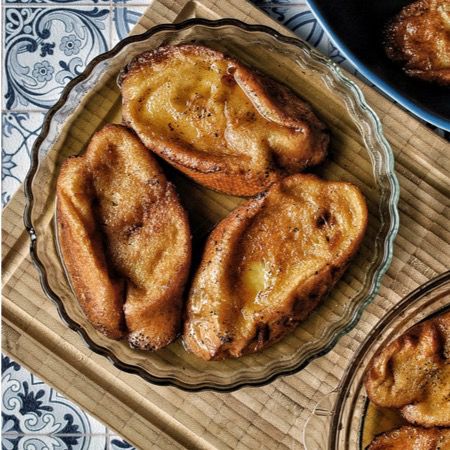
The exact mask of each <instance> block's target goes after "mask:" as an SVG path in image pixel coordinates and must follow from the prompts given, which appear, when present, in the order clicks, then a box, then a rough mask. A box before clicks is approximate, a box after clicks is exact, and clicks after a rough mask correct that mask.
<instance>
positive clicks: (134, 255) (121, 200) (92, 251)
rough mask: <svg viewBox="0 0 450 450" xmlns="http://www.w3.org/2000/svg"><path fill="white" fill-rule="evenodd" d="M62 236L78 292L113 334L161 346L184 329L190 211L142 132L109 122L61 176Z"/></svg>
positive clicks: (98, 324) (91, 315) (93, 318)
mask: <svg viewBox="0 0 450 450" xmlns="http://www.w3.org/2000/svg"><path fill="white" fill-rule="evenodd" d="M57 200H58V202H57V207H58V214H57V221H58V232H59V243H60V247H61V252H62V256H63V259H64V263H65V266H66V268H67V271H68V273H69V275H70V278H71V281H72V285H73V288H74V290H75V293H76V295H77V298H78V300H79V301H80V304H81V306H82V308H83V310H84V312H85V314H86V316H87V318H88V320H89V321H90V322H91V323H92V324H93V326H94V327H95V328H96V329H97V330H99V331H100V332H102V333H104V334H105V335H106V336H108V337H110V338H113V339H120V338H121V337H123V336H124V335H125V334H128V341H129V343H130V345H132V346H133V347H136V348H140V349H147V350H152V349H158V348H161V347H163V346H165V345H167V344H169V343H170V342H171V341H172V340H173V339H174V338H175V337H176V336H177V334H178V332H179V329H180V323H181V322H180V321H181V317H180V316H181V308H182V292H183V287H184V284H185V281H186V277H187V274H188V270H189V264H190V253H191V249H190V245H191V244H190V232H189V225H188V221H187V216H186V213H185V211H184V210H183V208H182V207H181V205H180V203H179V201H178V198H177V195H176V193H175V189H174V187H173V186H172V185H171V184H170V183H168V182H167V180H166V179H165V177H164V174H163V173H162V171H161V169H160V168H159V166H158V164H157V163H156V161H155V160H154V159H153V157H152V156H151V154H150V152H149V151H148V150H147V149H146V148H145V147H144V145H143V144H142V143H141V142H140V141H139V139H138V138H137V137H136V136H135V135H134V133H133V132H132V131H130V130H128V129H127V128H125V127H122V126H120V125H107V126H105V127H104V128H103V129H102V130H101V131H99V132H97V133H96V134H95V135H94V136H93V137H92V139H91V141H90V143H89V146H88V148H87V150H86V152H85V153H84V154H83V155H82V156H79V157H75V158H70V159H68V160H67V161H65V162H64V164H63V167H62V169H61V173H60V176H59V178H58V182H57Z"/></svg>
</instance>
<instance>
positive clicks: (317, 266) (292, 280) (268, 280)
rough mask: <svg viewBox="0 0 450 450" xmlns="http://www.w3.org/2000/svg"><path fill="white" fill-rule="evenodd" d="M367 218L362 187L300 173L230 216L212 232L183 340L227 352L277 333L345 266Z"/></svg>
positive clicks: (206, 353) (214, 355)
mask: <svg viewBox="0 0 450 450" xmlns="http://www.w3.org/2000/svg"><path fill="white" fill-rule="evenodd" d="M366 224H367V208H366V204H365V201H364V198H363V196H362V194H361V192H360V191H359V189H358V188H356V187H355V186H353V185H352V184H350V183H342V182H329V181H324V180H321V179H319V178H317V177H316V176H313V175H301V174H298V175H293V176H290V177H287V178H285V179H283V180H282V181H281V182H279V183H276V184H274V185H273V186H272V187H271V188H270V190H269V191H268V192H267V193H266V194H264V195H260V196H259V197H257V198H256V199H253V200H250V201H248V202H247V203H245V204H243V205H242V206H240V207H239V208H237V209H236V210H234V211H233V212H232V213H231V214H230V215H229V216H228V217H226V218H225V219H224V220H223V221H222V222H220V223H219V225H218V226H217V227H216V228H215V230H214V231H213V232H212V234H211V235H210V237H209V239H208V241H207V244H206V249H205V252H204V256H203V259H202V262H201V265H200V268H199V269H198V271H197V273H196V275H195V278H194V281H193V285H192V288H191V291H190V294H189V300H188V305H187V321H186V323H185V328H184V333H183V341H184V344H185V347H186V349H187V350H188V351H191V352H193V353H195V354H196V355H198V356H199V357H201V358H203V359H206V360H209V359H223V358H227V357H239V356H241V355H243V354H246V353H252V352H256V351H259V350H261V349H263V348H265V347H267V346H268V345H270V344H272V343H273V342H276V341H278V340H279V339H281V338H282V337H283V336H284V335H286V334H287V333H288V332H289V331H290V330H292V329H293V328H294V327H295V326H296V325H297V324H298V323H299V322H300V321H302V320H304V319H305V318H306V317H307V316H308V314H309V313H310V312H311V311H312V310H313V309H314V308H315V307H316V306H317V304H318V303H319V302H320V300H321V299H322V298H323V297H324V296H325V294H326V293H327V292H328V291H329V290H330V289H331V287H332V286H333V285H334V284H335V282H336V281H337V280H338V279H339V277H340V276H341V275H342V273H343V272H344V271H345V269H346V267H347V264H348V263H349V260H350V258H351V257H352V256H353V255H354V254H355V252H356V251H357V249H358V247H359V245H360V243H361V241H362V238H363V236H364V232H365V229H366Z"/></svg>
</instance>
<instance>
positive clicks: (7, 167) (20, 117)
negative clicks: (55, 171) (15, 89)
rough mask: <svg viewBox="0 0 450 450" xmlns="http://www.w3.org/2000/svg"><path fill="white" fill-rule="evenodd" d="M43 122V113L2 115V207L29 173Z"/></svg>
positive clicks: (10, 113)
mask: <svg viewBox="0 0 450 450" xmlns="http://www.w3.org/2000/svg"><path fill="white" fill-rule="evenodd" d="M43 120H44V113H43V112H26V111H25V112H4V113H2V131H3V136H2V137H3V139H2V205H5V204H6V203H7V202H8V201H9V200H10V197H11V195H12V194H13V193H14V192H15V191H16V190H17V189H18V187H19V186H20V184H21V183H22V181H23V178H24V176H25V174H26V173H27V171H28V168H29V166H30V155H31V147H32V145H33V142H34V141H35V139H36V138H37V136H38V134H39V132H40V130H41V126H42V121H43Z"/></svg>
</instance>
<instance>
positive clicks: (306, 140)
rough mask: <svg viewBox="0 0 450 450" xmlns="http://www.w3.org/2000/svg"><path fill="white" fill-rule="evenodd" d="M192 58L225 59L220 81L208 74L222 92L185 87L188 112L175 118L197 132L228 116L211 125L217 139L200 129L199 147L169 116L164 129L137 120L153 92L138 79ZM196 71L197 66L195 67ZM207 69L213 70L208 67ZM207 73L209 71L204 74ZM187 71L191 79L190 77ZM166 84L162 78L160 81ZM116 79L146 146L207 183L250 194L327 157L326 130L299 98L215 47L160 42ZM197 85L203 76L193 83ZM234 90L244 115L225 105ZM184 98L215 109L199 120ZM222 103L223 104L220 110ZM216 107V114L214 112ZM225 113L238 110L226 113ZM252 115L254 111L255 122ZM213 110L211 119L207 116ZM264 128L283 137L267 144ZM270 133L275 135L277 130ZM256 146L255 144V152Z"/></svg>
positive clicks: (126, 115)
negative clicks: (207, 144) (202, 92)
mask: <svg viewBox="0 0 450 450" xmlns="http://www.w3.org/2000/svg"><path fill="white" fill-rule="evenodd" d="M193 62H201V63H204V64H205V65H206V67H210V68H211V67H218V66H220V65H221V64H222V66H220V67H221V68H220V69H217V70H218V71H219V72H218V74H219V75H217V80H216V79H215V78H211V79H212V80H213V81H211V83H216V84H215V85H214V86H215V89H216V88H217V89H219V90H220V89H222V90H223V95H222V97H220V96H219V95H218V96H217V97H218V98H219V97H220V99H216V97H214V99H213V97H212V96H213V94H212V93H211V92H212V90H211V92H209V93H207V94H205V97H207V98H203V99H201V100H199V101H201V102H203V103H195V101H197V100H195V95H197V93H195V94H194V93H192V95H187V94H186V93H185V92H183V95H184V96H185V97H186V98H187V100H186V104H185V111H184V112H183V114H185V115H183V117H182V119H180V117H178V118H173V119H172V120H173V123H178V124H180V123H181V122H182V121H183V120H184V121H185V123H188V122H189V123H190V124H191V125H192V123H193V124H194V126H195V127H197V128H196V129H197V130H203V129H202V128H201V127H202V126H203V125H204V124H205V123H206V124H207V125H208V126H209V128H208V129H210V128H211V126H212V124H216V122H214V120H216V119H217V116H220V117H221V116H226V118H225V119H224V120H223V121H222V122H221V125H220V126H218V128H216V131H218V133H217V136H216V138H217V139H216V140H214V139H213V138H212V136H211V133H210V132H206V131H204V130H203V131H198V133H200V134H201V136H203V137H202V138H201V139H200V141H201V140H202V139H203V138H204V139H210V140H211V141H210V142H211V145H210V147H209V149H208V148H206V149H205V148H202V149H200V147H199V145H198V143H195V142H194V143H192V142H191V141H189V139H188V138H186V137H185V133H183V132H180V131H179V129H177V128H176V127H175V129H173V127H172V124H171V123H170V120H169V119H167V122H168V123H167V124H166V127H164V128H161V130H160V129H158V130H156V128H155V126H154V125H155V121H152V122H151V121H149V122H148V123H147V122H146V121H145V120H144V119H142V117H143V114H142V109H141V108H146V107H147V106H145V105H146V102H148V99H149V98H151V97H150V95H151V94H149V93H148V92H147V91H146V90H145V89H144V88H143V90H142V91H139V92H138V91H137V90H136V89H137V88H136V85H139V84H140V83H141V84H143V81H142V80H148V79H149V78H151V77H152V76H154V74H157V76H160V74H161V73H163V71H164V70H166V68H167V67H170V65H171V64H176V63H179V64H181V65H183V64H191V63H193ZM197 70H200V69H198V68H197ZM210 71H211V72H212V71H213V70H212V69H210ZM192 72H193V69H192V68H190V70H189V75H192ZM194 72H195V71H194ZM206 74H207V75H208V76H209V73H208V72H207V73H206ZM194 75H195V74H194ZM175 76H176V75H173V76H171V77H170V80H169V81H167V84H169V83H172V84H174V83H175V81H174V78H175ZM192 76H193V75H192ZM219 76H222V78H220V81H218V80H219ZM185 77H186V78H189V76H187V75H185ZM164 82H166V81H163V82H162V83H164ZM118 83H119V85H120V86H121V90H122V98H123V121H124V123H125V124H127V125H128V126H130V127H132V128H134V130H135V131H136V132H137V134H138V135H139V137H140V138H141V140H142V142H143V143H144V144H145V145H146V146H147V147H148V148H149V149H151V150H153V151H154V152H155V153H157V154H158V155H159V156H161V157H162V158H164V159H165V160H166V161H167V162H169V163H170V164H172V165H174V166H175V167H176V168H177V169H178V170H180V171H182V172H184V173H185V174H187V175H188V176H189V177H191V178H192V179H194V180H195V181H197V182H198V183H200V184H202V185H204V186H206V187H208V188H211V189H214V190H218V191H221V192H224V193H227V194H231V195H240V196H250V195H255V194H257V193H259V192H261V191H263V190H265V189H267V188H268V187H269V186H270V185H271V184H272V183H274V182H275V181H277V180H279V179H281V178H282V177H284V176H286V175H288V174H292V173H296V172H299V171H301V170H303V169H305V168H306V167H310V166H313V165H316V164H319V163H321V162H322V161H323V160H324V159H325V157H326V154H327V147H328V142H329V134H328V131H327V130H326V127H325V126H324V124H323V123H322V122H321V121H320V120H319V119H318V118H317V116H316V115H315V114H314V113H313V111H312V110H311V108H310V106H309V105H308V104H307V103H306V102H304V101H303V100H300V99H299V98H298V97H297V96H296V95H295V94H294V93H293V92H292V91H291V90H290V89H289V88H287V87H286V86H284V85H282V84H280V83H278V82H275V81H274V80H272V79H270V78H268V77H266V76H263V75H261V74H258V73H256V72H255V71H252V70H251V69H249V68H248V67H246V66H245V65H243V64H241V63H240V62H239V61H237V60H236V59H234V58H231V57H228V56H225V55H224V54H223V53H221V52H219V51H216V50H212V49H209V48H207V47H203V46H199V45H180V46H168V47H160V48H158V49H156V50H153V51H149V52H145V53H142V54H141V55H139V56H137V57H136V58H134V59H133V60H132V61H131V62H130V63H129V64H128V65H127V66H126V67H125V68H124V69H123V71H122V72H121V74H120V75H119V78H118ZM199 83H200V81H198V82H197V84H199ZM195 86H197V85H194V87H192V86H191V85H189V87H190V89H191V90H192V91H194V90H195V89H196V87H195ZM239 88H240V90H241V91H242V92H243V93H244V96H243V97H244V98H245V99H246V102H247V104H246V105H245V110H246V111H247V115H243V113H242V111H240V110H239V107H236V108H234V109H233V108H232V107H230V106H229V105H230V104H231V103H230V102H229V101H228V100H227V99H229V98H238V95H241V94H239ZM173 89H175V88H173ZM221 92H222V91H221ZM236 92H238V94H236ZM175 94H177V92H175V93H174V94H173V95H172V97H173V96H175ZM188 94H190V93H188ZM208 96H209V97H208ZM227 96H228V97H227ZM172 97H171V100H172ZM200 97H201V96H200ZM193 99H194V100H193ZM189 102H194V103H195V104H196V105H197V109H196V110H195V111H198V105H200V104H201V106H202V108H203V107H204V106H205V105H206V106H207V107H208V105H209V106H211V105H213V107H214V108H215V113H213V114H211V115H209V116H207V117H206V118H205V117H203V118H201V119H198V118H196V117H194V113H193V112H192V111H193V110H190V109H189V108H188V106H186V105H187V104H188V103H189ZM208 102H209V103H208ZM139 103H141V104H142V105H144V106H142V105H141V104H139ZM221 106H223V108H222V109H221ZM240 106H242V105H240ZM227 108H230V110H231V111H232V112H231V113H227V112H226V110H227ZM163 109H167V108H163ZM219 110H220V111H221V113H220V114H218V113H217V111H219ZM177 111H178V110H177ZM186 111H188V112H187V113H186ZM178 112H179V111H178ZM178 112H177V114H178ZM241 113H242V114H241ZM230 114H231V115H233V114H235V115H234V116H232V117H230ZM240 114H241V115H240ZM251 114H253V115H254V117H253V122H252V119H251ZM211 116H212V118H211V119H208V118H209V117H211ZM170 117H172V116H170ZM248 117H250V119H248ZM255 117H256V119H255ZM208 120H210V122H208ZM255 120H256V122H258V121H263V122H264V123H265V124H266V127H263V126H261V127H259V129H258V130H257V131H255V128H250V127H252V126H254V122H255ZM164 123H165V122H164ZM225 123H226V126H225V125H224V124H225ZM258 123H259V122H258ZM202 124H203V125H202ZM252 124H253V125H252ZM204 126H206V125H204ZM268 127H269V128H270V127H272V128H274V127H277V129H278V131H279V130H283V133H284V134H283V136H282V137H280V138H279V140H278V141H277V142H276V141H274V140H273V136H272V141H271V142H270V143H269V140H270V139H271V137H267V129H266V128H268ZM166 128H167V129H166ZM230 130H232V131H231V132H230ZM202 133H203V134H202ZM272 134H273V135H274V134H275V132H274V133H272ZM230 136H234V137H230ZM219 141H220V142H219ZM208 142H209V141H208ZM261 142H262V143H261ZM220 146H222V147H223V148H224V150H223V151H224V155H222V154H217V153H215V152H214V151H211V149H212V148H213V147H220ZM253 146H256V148H257V149H256V150H253ZM278 147H279V148H278ZM231 148H233V149H238V152H237V156H236V155H235V154H234V153H233V152H232V151H231V150H230V149H231ZM233 151H234V150H233ZM253 151H255V152H256V151H258V152H261V155H259V156H258V155H256V154H253V153H252V152H253ZM230 155H231V156H230ZM233 155H235V156H233ZM240 155H241V156H240ZM246 157H248V158H249V161H256V160H257V161H259V162H263V163H261V165H259V166H258V167H257V166H256V165H255V164H253V162H246V161H244V160H245V158H246ZM252 158H253V159H252Z"/></svg>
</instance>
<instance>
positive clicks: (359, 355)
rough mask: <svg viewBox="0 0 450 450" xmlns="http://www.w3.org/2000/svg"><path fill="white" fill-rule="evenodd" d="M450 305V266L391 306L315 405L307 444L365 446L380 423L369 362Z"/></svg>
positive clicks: (332, 449)
mask: <svg viewBox="0 0 450 450" xmlns="http://www.w3.org/2000/svg"><path fill="white" fill-rule="evenodd" d="M447 311H450V271H449V272H446V273H443V274H442V275H440V276H438V277H436V278H434V279H433V280H431V281H429V282H428V283H426V284H424V285H422V286H420V287H419V288H417V289H416V290H415V291H413V292H411V293H410V294H409V295H408V296H406V297H405V298H404V299H403V300H402V301H401V302H400V303H398V304H397V305H396V306H395V308H393V309H392V310H391V311H389V313H387V314H386V315H385V316H384V317H383V319H382V320H380V322H379V323H378V324H377V326H376V327H374V329H373V330H372V331H371V332H370V334H369V335H368V336H367V338H366V339H365V341H364V342H363V343H362V344H361V347H360V348H359V350H358V351H357V352H356V354H355V356H354V357H353V359H352V361H351V362H350V363H349V365H348V367H347V369H346V371H345V374H344V376H343V377H342V380H341V382H340V384H339V386H338V387H337V388H336V389H335V390H334V391H333V392H331V393H330V394H329V395H326V396H324V397H323V398H322V399H321V400H320V401H319V402H318V404H317V405H316V407H315V409H314V411H313V413H312V415H311V416H310V418H309V419H308V421H307V422H306V425H305V428H304V433H303V443H304V446H305V449H306V450H364V449H365V448H366V447H367V445H368V444H369V443H370V442H371V440H372V438H373V437H374V436H372V434H373V433H371V432H370V431H371V430H373V429H376V428H377V424H374V423H371V421H370V420H369V419H368V415H367V414H366V413H367V411H368V406H369V400H368V398H367V394H366V390H365V388H364V378H365V374H366V371H367V366H368V364H369V362H370V361H371V359H372V357H373V356H374V355H375V353H376V352H378V351H379V350H380V349H382V348H384V347H385V346H386V345H387V344H389V343H390V342H392V341H393V340H394V339H395V338H397V337H399V336H401V335H402V334H403V333H404V332H405V331H406V330H408V329H409V328H411V327H412V326H414V325H416V324H417V323H419V322H421V321H422V320H426V319H429V318H431V317H434V316H435V315H438V314H441V313H443V312H447ZM405 423H406V422H405ZM394 426H395V425H394ZM383 431H387V429H386V430H383Z"/></svg>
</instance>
